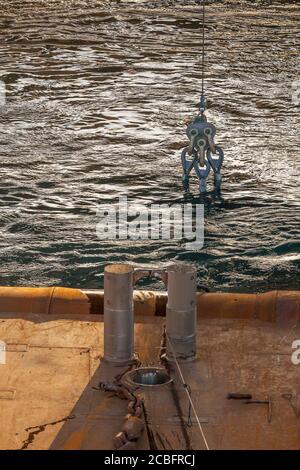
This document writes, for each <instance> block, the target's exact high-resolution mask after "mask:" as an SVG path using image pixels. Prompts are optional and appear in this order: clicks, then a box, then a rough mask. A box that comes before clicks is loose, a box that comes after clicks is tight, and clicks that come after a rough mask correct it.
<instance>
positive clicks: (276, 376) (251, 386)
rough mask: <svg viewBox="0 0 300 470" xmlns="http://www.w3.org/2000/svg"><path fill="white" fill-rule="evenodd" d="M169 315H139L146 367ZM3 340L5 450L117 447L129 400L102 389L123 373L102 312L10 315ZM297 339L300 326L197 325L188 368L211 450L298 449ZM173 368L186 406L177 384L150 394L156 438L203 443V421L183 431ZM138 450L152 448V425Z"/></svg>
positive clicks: (171, 444)
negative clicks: (106, 345)
mask: <svg viewBox="0 0 300 470" xmlns="http://www.w3.org/2000/svg"><path fill="white" fill-rule="evenodd" d="M163 323H164V318H158V317H151V316H150V317H149V316H148V317H137V323H136V326H135V336H136V350H137V353H138V355H139V357H140V360H141V362H142V363H143V365H154V364H158V363H159V349H160V342H161V335H162V328H163ZM0 338H1V339H2V340H4V341H5V342H6V344H7V353H6V355H7V357H6V359H7V361H6V364H5V365H3V364H2V365H0V370H1V374H0V448H1V449H21V448H23V449H49V448H59V449H73V448H74V449H111V448H112V438H113V436H114V434H115V433H116V432H118V431H119V430H120V429H121V427H122V422H123V418H124V415H125V414H126V405H127V403H126V402H125V401H123V400H120V399H118V398H116V397H113V396H112V394H110V393H105V392H102V391H99V390H97V387H98V384H99V381H100V380H109V379H113V377H114V376H115V375H116V374H119V373H121V372H122V368H120V367H118V368H115V367H111V366H108V365H107V364H105V363H103V362H101V356H102V354H103V323H102V316H98V315H82V314H81V315H76V314H75V315H74V314H72V315H69V318H66V317H64V318H61V317H60V316H54V315H51V316H49V315H34V314H31V315H26V316H24V315H23V316H16V315H5V314H1V316H0ZM294 339H300V327H299V324H294V325H292V326H288V327H282V326H279V325H276V324H272V323H267V322H261V321H258V320H242V319H231V318H229V319H202V320H201V321H200V322H199V323H198V359H197V361H195V362H194V363H189V364H186V365H184V366H183V372H184V375H185V379H186V381H187V382H188V383H189V384H190V387H191V389H192V396H193V399H194V401H195V403H196V408H197V412H198V415H199V417H200V420H201V422H202V424H203V428H204V431H205V433H206V436H207V440H208V442H209V445H210V447H211V448H212V449H264V448H268V449H299V447H300V437H299V436H300V433H299V431H300V419H299V418H298V417H297V416H296V414H297V409H298V407H299V408H300V382H299V371H300V369H299V368H300V366H295V365H293V364H292V362H291V353H292V349H291V344H292V341H293V340H294ZM172 374H173V376H174V379H175V393H176V397H177V398H178V400H179V403H180V409H181V412H180V414H178V406H177V407H176V405H175V403H174V396H173V394H172V393H171V392H170V390H169V389H163V390H161V391H160V392H159V393H157V392H154V393H150V392H149V393H147V394H146V395H145V405H146V409H147V414H148V432H150V433H151V436H152V442H151V443H150V444H151V446H152V447H153V445H154V446H155V447H156V448H158V449H171V448H172V449H185V448H187V447H189V446H190V447H192V448H194V449H202V448H203V442H202V440H201V436H200V434H199V431H198V429H197V426H196V425H195V421H194V420H193V426H192V427H190V428H185V429H186V431H185V432H183V428H182V423H181V421H182V419H183V420H185V419H187V414H188V403H187V399H186V395H185V392H184V390H183V389H182V387H181V386H180V384H179V382H178V377H177V375H176V372H175V371H174V370H173V372H172ZM228 392H242V393H252V394H253V398H255V399H258V400H264V399H266V398H268V397H270V399H271V402H272V416H271V420H270V419H269V418H270V417H269V415H268V406H267V405H261V404H257V405H255V404H251V405H246V404H244V403H243V402H238V401H234V400H232V401H231V400H227V398H226V396H227V393H228ZM286 394H291V396H292V402H289V401H288V400H287V399H286V398H285V397H286ZM162 410H164V411H163V413H162ZM186 433H187V434H186ZM139 448H146V449H147V448H149V441H148V434H147V433H145V434H144V436H143V438H142V439H141V440H140V441H139Z"/></svg>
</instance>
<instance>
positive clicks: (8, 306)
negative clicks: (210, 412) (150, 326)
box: [0, 287, 300, 325]
mask: <svg viewBox="0 0 300 470" xmlns="http://www.w3.org/2000/svg"><path fill="white" fill-rule="evenodd" d="M133 300H134V314H135V316H137V315H143V316H165V314H166V303H167V294H166V293H165V292H151V291H142V290H136V291H134V294H133ZM6 312H8V313H24V314H28V313H37V314H51V315H61V316H62V317H65V316H66V315H69V314H75V313H77V314H95V315H97V314H99V313H100V314H102V313H103V291H101V290H85V291H84V290H80V289H67V288H63V287H55V288H52V287H49V288H23V287H0V313H6ZM197 313H198V318H244V319H258V320H263V321H268V322H272V323H278V324H280V325H291V324H293V323H294V322H295V321H298V320H300V291H271V292H265V293H262V294H238V293H236V294H235V293H218V292H215V293H213V292H212V293H202V292H199V293H198V294H197Z"/></svg>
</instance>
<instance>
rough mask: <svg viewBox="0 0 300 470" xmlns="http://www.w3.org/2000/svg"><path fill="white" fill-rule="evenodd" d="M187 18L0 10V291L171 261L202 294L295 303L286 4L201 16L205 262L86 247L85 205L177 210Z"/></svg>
mask: <svg viewBox="0 0 300 470" xmlns="http://www.w3.org/2000/svg"><path fill="white" fill-rule="evenodd" d="M201 14H202V13H201V6H199V5H197V2H193V1H163V0H159V1H151V0H150V1H135V2H133V1H132V2H127V1H95V0H91V1H81V0H78V1H71V0H66V1H64V0H54V1H51V0H47V1H46V0H45V1H42V0H36V1H24V0H23V1H21V0H19V1H15V0H8V1H6V2H2V3H1V6H0V80H1V81H2V82H4V83H5V86H6V92H7V93H6V98H7V101H6V105H5V106H1V107H0V164H1V165H0V205H1V211H0V284H1V285H64V286H69V287H77V286H81V287H84V288H97V287H99V288H100V287H102V282H103V267H104V265H105V264H106V263H107V262H112V261H129V262H133V263H136V264H137V265H143V264H147V265H148V264H150V263H151V264H153V265H157V266H164V265H165V264H167V263H170V262H171V261H173V260H182V261H189V262H192V263H194V264H195V265H196V266H197V268H198V272H199V282H201V283H203V284H206V285H207V286H208V287H209V288H210V289H212V290H224V291H249V292H251V291H263V290H269V289H278V288H284V289H299V288H300V272H299V271H300V269H299V268H300V201H299V195H300V190H299V184H300V156H299V147H300V137H299V130H300V126H299V120H300V118H299V116H300V113H299V105H300V62H299V50H300V48H299V46H300V34H299V26H300V4H299V2H296V1H295V2H275V1H274V2H258V3H256V2H239V1H236V2H209V7H208V8H207V24H206V46H207V55H206V94H207V97H208V100H209V111H208V113H207V114H208V117H209V119H210V120H211V121H212V122H213V123H214V124H215V125H216V127H217V129H218V133H217V139H216V140H217V142H218V143H219V144H221V145H222V147H223V149H224V151H225V163H224V169H223V186H222V199H214V198H213V197H207V198H206V199H205V201H204V202H205V214H206V217H205V244H204V247H203V249H202V250H201V251H199V252H192V251H186V250H185V249H184V247H183V245H182V243H178V242H176V241H169V242H165V241H159V240H156V241H155V240H153V241H139V242H133V241H118V242H113V241H109V242H108V241H106V242H103V241H100V240H99V239H98V238H97V235H96V224H97V222H98V219H97V215H96V208H97V205H98V204H101V203H104V202H105V203H115V202H116V201H117V199H118V197H119V196H127V197H128V199H129V200H130V201H135V202H144V203H149V204H150V203H162V202H167V203H172V202H176V201H178V200H181V199H182V197H183V192H182V186H181V166H180V149H181V148H182V147H183V146H185V145H186V138H185V121H186V120H187V119H189V118H192V117H193V116H194V115H195V112H196V108H195V104H196V103H197V101H198V100H199V94H200V77H201V72H200V51H201V29H200V27H199V20H200V18H201ZM192 192H193V194H194V195H195V201H197V198H196V195H197V184H196V180H195V182H194V183H193V185H192ZM148 286H149V287H151V288H160V287H161V286H159V285H156V284H155V283H152V284H148Z"/></svg>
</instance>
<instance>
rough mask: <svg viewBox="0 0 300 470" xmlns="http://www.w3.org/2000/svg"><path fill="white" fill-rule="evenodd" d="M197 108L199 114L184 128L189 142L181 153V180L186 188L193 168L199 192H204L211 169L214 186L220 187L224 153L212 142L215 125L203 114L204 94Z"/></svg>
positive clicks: (204, 105) (204, 107) (204, 106)
mask: <svg viewBox="0 0 300 470" xmlns="http://www.w3.org/2000/svg"><path fill="white" fill-rule="evenodd" d="M198 108H199V114H198V115H197V116H196V118H195V119H194V120H193V121H192V122H190V123H189V124H188V126H187V129H186V134H187V136H188V138H189V141H190V143H189V146H188V147H185V148H184V149H183V150H182V153H181V163H182V169H183V177H182V181H183V185H184V188H185V189H188V187H189V179H190V173H191V171H192V170H193V169H194V170H195V173H196V175H197V177H198V179H199V191H200V193H205V192H206V180H207V178H208V175H209V173H210V170H212V171H213V174H214V185H215V187H216V188H220V185H221V181H222V176H221V168H222V165H223V160H224V153H223V150H222V148H221V147H219V146H218V145H216V144H215V142H214V138H215V135H216V128H215V126H214V125H213V124H211V123H210V122H207V118H206V116H205V114H204V112H205V109H206V98H205V96H204V95H201V99H200V102H199V103H198Z"/></svg>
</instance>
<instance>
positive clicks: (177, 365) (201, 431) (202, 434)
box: [166, 333, 210, 450]
mask: <svg viewBox="0 0 300 470" xmlns="http://www.w3.org/2000/svg"><path fill="white" fill-rule="evenodd" d="M166 338H167V341H168V343H169V345H170V348H171V351H172V354H173V358H174V361H175V364H176V367H177V369H178V372H179V376H180V380H181V382H182V385H183V388H184V390H185V392H186V394H187V397H188V400H189V404H190V408H191V409H192V410H193V413H194V415H195V418H196V422H197V424H198V427H199V430H200V433H201V436H202V439H203V442H204V444H205V447H206V450H210V449H209V446H208V443H207V440H206V437H205V434H204V431H203V428H202V426H201V423H200V419H199V417H198V415H197V411H196V408H195V405H194V403H193V400H192V397H191V389H190V386H189V385H188V384H187V383H186V381H185V380H184V377H183V374H182V371H181V368H180V366H179V364H178V361H177V358H176V353H175V351H174V348H173V344H172V343H171V340H170V338H169V336H168V334H167V333H166Z"/></svg>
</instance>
